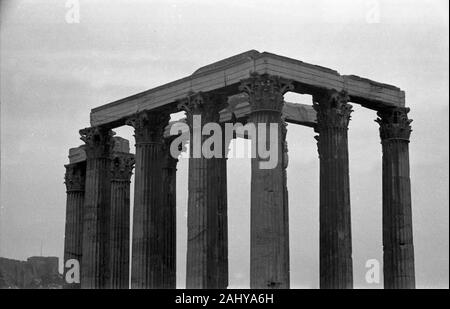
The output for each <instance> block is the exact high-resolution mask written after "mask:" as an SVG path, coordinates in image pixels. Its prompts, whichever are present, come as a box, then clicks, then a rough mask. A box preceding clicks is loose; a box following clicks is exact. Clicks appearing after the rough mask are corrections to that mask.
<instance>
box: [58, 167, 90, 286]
mask: <svg viewBox="0 0 450 309" xmlns="http://www.w3.org/2000/svg"><path fill="white" fill-rule="evenodd" d="M65 167H66V175H65V184H66V188H67V202H66V231H65V237H64V276H63V277H64V279H65V278H66V272H67V270H68V269H67V268H66V262H67V261H68V260H72V259H75V260H77V261H78V265H81V256H82V254H83V252H82V248H83V246H82V245H83V208H84V184H85V179H86V162H80V163H74V164H68V165H66V166H65ZM64 288H66V289H79V288H80V283H76V282H73V283H68V282H67V281H65V284H64Z"/></svg>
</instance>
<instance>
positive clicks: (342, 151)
mask: <svg viewBox="0 0 450 309" xmlns="http://www.w3.org/2000/svg"><path fill="white" fill-rule="evenodd" d="M313 99H314V102H313V103H314V109H315V110H316V112H317V126H316V132H318V133H319V135H318V136H316V139H317V141H318V142H317V146H318V151H319V158H320V288H322V289H324V288H325V289H327V288H328V289H329V288H334V289H345V288H353V270H352V237H351V221H350V219H351V218H350V185H349V169H348V139H347V130H348V123H349V121H350V114H351V112H352V106H351V105H349V104H348V103H347V102H348V100H349V98H348V96H347V94H346V93H345V92H337V91H326V92H325V93H322V94H321V95H315V96H314V97H313Z"/></svg>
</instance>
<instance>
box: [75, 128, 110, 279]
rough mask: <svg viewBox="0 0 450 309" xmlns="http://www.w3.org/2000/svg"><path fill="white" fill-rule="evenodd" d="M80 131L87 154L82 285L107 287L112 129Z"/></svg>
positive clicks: (108, 274) (108, 272) (108, 273)
mask: <svg viewBox="0 0 450 309" xmlns="http://www.w3.org/2000/svg"><path fill="white" fill-rule="evenodd" d="M80 134H81V139H82V140H83V141H84V142H85V147H84V149H85V151H86V157H87V161H86V189H85V200H84V215H83V257H82V263H81V287H82V288H108V287H109V284H110V269H109V265H110V260H109V232H110V211H111V209H110V202H111V197H110V193H111V181H110V179H111V178H110V168H111V157H110V156H111V150H112V148H113V139H112V136H113V132H112V131H111V130H108V129H104V128H100V127H94V128H87V129H83V130H80Z"/></svg>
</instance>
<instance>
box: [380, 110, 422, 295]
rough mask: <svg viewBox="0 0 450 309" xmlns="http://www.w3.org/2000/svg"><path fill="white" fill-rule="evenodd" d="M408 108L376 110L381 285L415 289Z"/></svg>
mask: <svg viewBox="0 0 450 309" xmlns="http://www.w3.org/2000/svg"><path fill="white" fill-rule="evenodd" d="M408 112H409V109H408V108H393V109H385V110H382V111H379V112H378V116H379V118H378V119H377V122H378V123H379V124H380V137H381V145H382V148H383V272H384V288H386V289H407V288H409V289H411V288H415V274H414V246H413V231H412V213H411V182H410V177H409V146H408V144H409V137H410V135H411V125H410V123H411V121H412V120H409V119H408V115H407V114H408Z"/></svg>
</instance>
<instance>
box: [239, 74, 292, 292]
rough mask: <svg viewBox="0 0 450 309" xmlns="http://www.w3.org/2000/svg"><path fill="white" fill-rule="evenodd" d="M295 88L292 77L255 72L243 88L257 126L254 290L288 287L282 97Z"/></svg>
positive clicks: (253, 182)
mask: <svg viewBox="0 0 450 309" xmlns="http://www.w3.org/2000/svg"><path fill="white" fill-rule="evenodd" d="M292 89H293V85H292V83H291V81H289V80H285V79H282V78H279V77H276V76H269V75H266V74H264V75H258V74H253V75H252V76H251V77H250V78H249V79H247V80H244V81H242V83H241V86H240V90H241V91H244V92H246V93H247V94H248V96H249V102H250V108H251V111H250V116H249V121H250V122H251V123H253V124H254V125H255V126H256V128H257V130H256V136H252V139H253V143H252V147H256V149H254V154H255V155H256V157H255V158H252V176H251V223H250V224H251V225H250V229H251V235H250V243H251V248H250V287H251V288H258V289H267V288H269V289H270V288H289V216H288V203H287V189H286V181H285V179H286V178H285V177H286V174H285V164H286V163H287V162H284V161H285V159H284V154H285V151H284V149H285V135H286V131H285V125H284V122H283V121H282V119H281V111H282V108H283V104H284V100H283V95H284V93H286V92H287V91H289V90H292ZM272 128H274V129H277V132H276V135H272V134H271V132H270V131H271V130H273V129H272ZM260 148H263V149H272V151H274V152H273V154H276V157H275V158H274V157H269V158H264V157H263V156H262V153H261V151H260ZM271 153H272V152H271ZM270 162H273V163H270Z"/></svg>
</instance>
